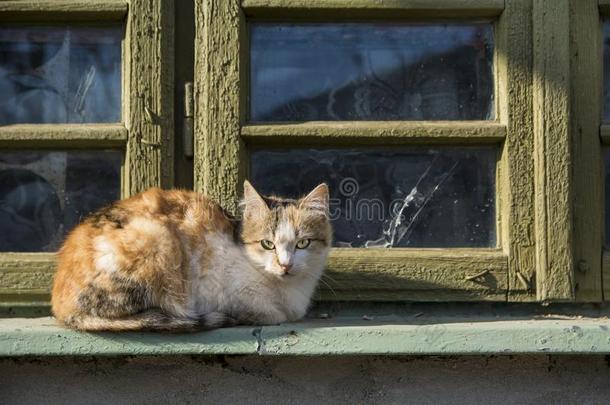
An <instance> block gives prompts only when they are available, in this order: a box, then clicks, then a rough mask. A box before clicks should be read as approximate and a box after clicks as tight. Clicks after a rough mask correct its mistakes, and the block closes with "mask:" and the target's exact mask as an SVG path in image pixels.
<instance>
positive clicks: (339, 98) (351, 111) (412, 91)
mask: <svg viewBox="0 0 610 405" xmlns="http://www.w3.org/2000/svg"><path fill="white" fill-rule="evenodd" d="M493 47H494V42H493V29H492V25H491V24H485V23H481V24H478V23H473V24H467V25H464V24H462V25H460V24H434V25H426V24H382V23H378V24H369V23H348V24H328V23H325V24H277V23H255V24H251V26H250V86H251V87H250V119H251V121H255V122H264V121H310V120H484V119H492V118H493V117H494V111H493V77H492V71H493V70H492V63H493Z"/></svg>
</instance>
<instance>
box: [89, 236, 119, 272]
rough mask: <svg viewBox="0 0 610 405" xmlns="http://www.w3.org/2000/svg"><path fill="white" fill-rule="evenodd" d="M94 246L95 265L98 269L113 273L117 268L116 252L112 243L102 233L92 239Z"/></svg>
mask: <svg viewBox="0 0 610 405" xmlns="http://www.w3.org/2000/svg"><path fill="white" fill-rule="evenodd" d="M93 246H94V247H95V251H96V256H95V267H96V268H97V269H98V270H99V271H104V272H108V273H114V272H117V271H118V270H119V264H118V263H117V260H116V252H115V248H114V246H113V245H112V243H111V242H110V241H109V240H108V238H106V237H105V236H103V235H100V236H98V237H96V238H95V239H94V241H93Z"/></svg>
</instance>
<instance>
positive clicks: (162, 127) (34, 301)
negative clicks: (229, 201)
mask: <svg viewBox="0 0 610 405" xmlns="http://www.w3.org/2000/svg"><path fill="white" fill-rule="evenodd" d="M1 22H11V23H19V24H24V25H26V26H27V25H28V24H32V25H38V24H58V23H59V24H66V23H75V24H79V25H83V26H86V25H87V24H92V25H96V24H99V23H100V22H104V23H108V22H112V23H120V24H122V25H123V29H124V37H123V40H122V94H123V95H122V119H121V122H119V123H117V124H18V125H7V126H0V148H1V149H2V150H19V149H28V148H30V149H31V148H36V149H48V150H50V149H62V150H79V149H81V150H96V149H114V150H120V151H123V153H124V161H123V166H122V170H121V171H122V173H121V196H123V197H127V196H130V195H133V194H135V193H138V192H140V191H143V190H145V189H147V188H149V187H152V186H159V187H166V188H167V187H171V186H172V183H173V153H174V150H173V148H174V147H173V126H174V116H173V107H174V106H173V97H172V95H173V86H174V80H173V68H174V65H173V59H174V54H173V49H174V48H173V45H174V31H173V30H174V25H173V23H174V4H173V2H172V1H170V0H157V1H154V2H150V1H145V0H101V1H98V0H96V1H77V0H43V1H31V0H15V1H3V2H0V23H1ZM168 95H170V96H169V97H168ZM54 271H55V261H54V254H53V253H0V308H1V307H4V308H5V309H6V308H11V309H12V308H15V307H17V308H20V307H37V306H42V307H45V306H46V305H48V301H49V293H50V286H51V280H52V276H53V273H54Z"/></svg>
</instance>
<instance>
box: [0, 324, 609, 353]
mask: <svg viewBox="0 0 610 405" xmlns="http://www.w3.org/2000/svg"><path fill="white" fill-rule="evenodd" d="M550 353H557V354H559V353H566V354H567V353H571V354H591V353H597V354H609V353H610V320H609V319H608V318H607V317H605V316H600V317H582V316H577V317H571V316H550V317H549V316H545V317H540V318H538V317H530V318H525V317H515V316H506V317H502V316H500V317H493V318H490V317H487V316H483V317H470V318H463V317H446V318H445V319H440V318H437V317H426V316H418V314H415V315H411V316H409V317H406V316H405V317H403V316H397V315H391V316H380V317H372V316H371V317H369V316H366V317H362V316H359V317H355V316H343V317H333V318H331V319H309V320H306V321H303V322H298V323H293V324H283V325H277V326H264V327H236V328H226V329H218V330H214V331H209V332H202V333H196V334H152V333H118V334H112V333H95V334H93V333H80V332H75V331H71V330H66V329H62V328H60V327H58V326H57V325H55V323H54V320H53V319H52V318H48V317H45V318H7V319H0V356H117V355H185V354H187V355H195V354H199V355H222V354H250V355H268V356H276V355H481V354H550Z"/></svg>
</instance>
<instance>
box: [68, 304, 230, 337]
mask: <svg viewBox="0 0 610 405" xmlns="http://www.w3.org/2000/svg"><path fill="white" fill-rule="evenodd" d="M62 323H63V324H65V325H66V326H67V327H69V328H73V329H77V330H82V331H90V332H96V331H97V332H102V331H112V332H121V331H123V332H128V331H154V332H195V331H201V330H208V329H214V328H219V327H221V326H227V325H231V324H232V321H231V319H230V318H228V317H227V316H225V315H224V314H221V313H218V312H212V313H210V314H206V315H204V316H202V317H201V318H181V317H176V316H172V315H168V314H166V313H164V312H162V311H160V310H155V309H152V310H148V311H145V312H141V313H138V314H133V315H129V316H126V317H122V318H117V319H109V318H101V317H97V316H92V315H73V316H70V317H68V318H67V319H64V320H63V322H62Z"/></svg>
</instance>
